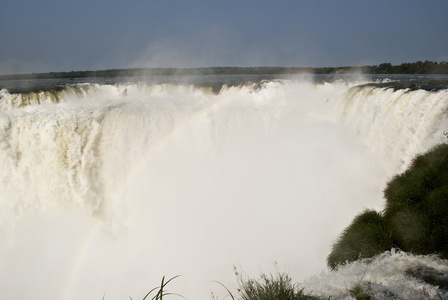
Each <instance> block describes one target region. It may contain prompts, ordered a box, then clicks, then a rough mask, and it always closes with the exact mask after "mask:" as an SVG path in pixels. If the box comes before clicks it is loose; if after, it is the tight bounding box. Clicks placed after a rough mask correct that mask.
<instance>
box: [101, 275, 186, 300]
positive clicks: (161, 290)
mask: <svg viewBox="0 0 448 300" xmlns="http://www.w3.org/2000/svg"><path fill="white" fill-rule="evenodd" d="M179 276H180V275H177V276H174V277H172V278H170V279H168V280H167V281H165V276H163V277H162V282H161V283H160V286H157V287H155V288H153V289H152V290H150V291H149V292H148V293H147V294H146V295H145V297H143V300H146V299H147V298H148V297H149V295H151V293H152V292H154V291H157V292H156V294H155V295H154V296H153V297H152V298H151V300H163V298H164V297H165V296H169V295H174V296H179V297H182V298H184V299H185V297H183V296H181V295H179V294H175V293H168V292H167V291H166V286H167V284H168V283H170V281H171V280H173V279H175V278H177V277H179ZM129 298H130V299H131V300H133V299H132V298H131V297H129ZM103 300H104V296H103Z"/></svg>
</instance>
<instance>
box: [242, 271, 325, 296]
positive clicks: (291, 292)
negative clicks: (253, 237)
mask: <svg viewBox="0 0 448 300" xmlns="http://www.w3.org/2000/svg"><path fill="white" fill-rule="evenodd" d="M237 276H238V273H237ZM238 282H239V288H238V292H239V297H238V299H241V300H302V299H303V300H315V299H319V298H318V297H315V296H312V295H310V294H306V293H305V292H304V291H303V289H300V288H299V287H298V286H297V285H296V284H295V283H293V282H292V280H291V277H289V276H288V275H287V274H284V273H278V274H277V275H276V276H273V275H269V276H268V275H266V274H262V275H261V278H260V279H259V280H255V279H251V278H248V279H243V278H242V277H241V276H240V277H239V279H238Z"/></svg>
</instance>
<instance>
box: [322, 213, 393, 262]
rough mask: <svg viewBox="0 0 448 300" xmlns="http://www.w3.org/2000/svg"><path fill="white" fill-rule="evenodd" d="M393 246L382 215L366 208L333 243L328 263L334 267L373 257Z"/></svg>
mask: <svg viewBox="0 0 448 300" xmlns="http://www.w3.org/2000/svg"><path fill="white" fill-rule="evenodd" d="M391 248H392V240H391V238H390V232H389V230H388V227H387V226H386V223H385V222H384V218H383V217H382V215H381V214H380V213H378V212H376V211H374V210H365V211H364V212H363V213H361V214H359V215H358V216H356V217H355V219H354V220H353V222H352V223H351V224H350V225H349V226H348V227H347V228H346V229H345V230H344V232H343V233H342V234H341V235H340V237H339V239H338V240H337V241H336V243H335V244H333V247H332V251H331V253H330V255H329V256H328V258H327V264H328V265H329V266H330V268H332V269H334V268H335V267H336V266H337V265H339V264H342V263H345V262H350V261H354V260H357V259H359V258H367V257H372V256H375V255H377V254H379V253H382V252H384V251H387V250H390V249H391Z"/></svg>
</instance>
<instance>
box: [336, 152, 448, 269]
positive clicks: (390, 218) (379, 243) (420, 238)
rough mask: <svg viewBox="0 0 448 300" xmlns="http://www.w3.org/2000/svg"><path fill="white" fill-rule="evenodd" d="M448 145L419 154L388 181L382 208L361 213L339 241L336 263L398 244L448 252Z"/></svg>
mask: <svg viewBox="0 0 448 300" xmlns="http://www.w3.org/2000/svg"><path fill="white" fill-rule="evenodd" d="M447 183H448V145H447V144H441V145H438V146H436V147H434V148H433V149H431V150H430V151H428V152H427V153H425V154H421V155H418V156H417V157H415V158H414V160H413V162H412V164H411V166H410V168H409V169H408V170H407V171H405V172H404V173H402V174H399V175H397V176H395V177H394V178H392V180H390V181H389V182H388V184H387V186H386V189H385V191H384V196H385V198H386V205H385V209H384V211H383V212H382V213H378V212H375V211H372V210H366V211H365V212H363V213H362V214H360V215H358V216H356V217H355V219H354V220H353V222H352V224H351V225H349V226H348V227H347V228H346V229H345V230H344V232H343V233H342V234H341V236H340V237H339V239H338V240H337V241H336V243H335V244H334V245H333V248H332V251H331V253H330V255H329V256H328V258H327V263H328V265H329V267H330V268H332V269H334V268H336V267H337V266H338V265H339V264H343V263H346V262H350V261H354V260H357V259H358V258H368V257H373V256H375V255H376V254H379V253H381V252H384V251H386V250H390V249H391V248H398V249H401V250H402V251H405V252H411V253H414V254H438V255H440V256H441V257H442V258H448V184H447Z"/></svg>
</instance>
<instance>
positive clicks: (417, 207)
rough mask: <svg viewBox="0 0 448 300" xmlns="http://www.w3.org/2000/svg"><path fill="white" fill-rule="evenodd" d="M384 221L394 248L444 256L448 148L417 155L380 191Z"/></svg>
mask: <svg viewBox="0 0 448 300" xmlns="http://www.w3.org/2000/svg"><path fill="white" fill-rule="evenodd" d="M384 195H385V198H386V200H387V201H386V207H385V209H384V218H385V219H386V222H387V223H388V224H389V226H390V229H391V231H392V236H393V239H394V244H395V245H396V247H398V248H400V249H402V250H403V251H408V252H412V253H416V254H431V253H435V254H439V255H441V256H442V257H445V258H447V257H448V145H447V144H442V145H438V146H436V147H435V148H433V149H431V150H430V151H428V152H427V153H425V154H422V155H418V156H417V157H416V158H415V159H414V160H413V162H412V164H411V166H410V168H409V169H408V170H407V171H405V172H404V173H402V174H400V175H397V176H395V177H394V178H393V179H392V180H391V181H390V182H389V183H388V184H387V187H386V189H385V190H384Z"/></svg>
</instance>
